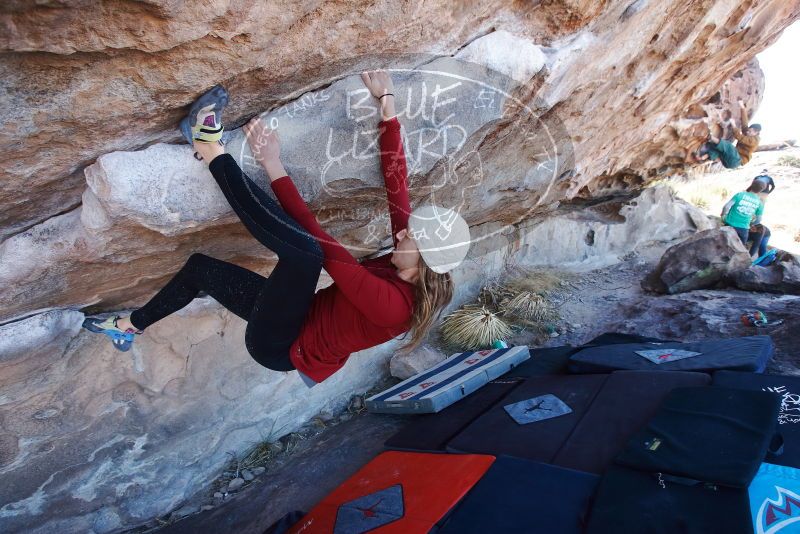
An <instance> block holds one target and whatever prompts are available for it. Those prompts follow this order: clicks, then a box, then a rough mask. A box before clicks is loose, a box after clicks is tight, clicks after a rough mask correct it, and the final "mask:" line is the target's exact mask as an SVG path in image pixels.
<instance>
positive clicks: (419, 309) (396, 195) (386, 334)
mask: <svg viewBox="0 0 800 534" xmlns="http://www.w3.org/2000/svg"><path fill="white" fill-rule="evenodd" d="M361 78H362V80H363V82H364V84H365V85H366V87H367V89H368V90H369V92H370V93H371V94H372V96H373V97H374V98H375V99H377V102H378V105H379V108H380V113H381V119H382V120H380V122H379V123H378V130H379V146H380V160H381V166H382V169H383V176H384V182H385V185H386V191H387V196H388V201H389V214H390V220H391V229H392V230H391V231H392V236H393V241H394V250H393V251H392V253H390V254H385V255H383V256H380V257H378V258H373V259H369V260H365V261H359V260H357V259H356V258H355V257H353V255H352V254H350V252H349V251H348V250H347V249H346V248H345V247H343V246H342V245H341V244H339V243H338V242H337V241H336V240H335V239H334V238H333V237H331V236H330V235H328V234H327V233H326V232H325V231H324V230H323V229H322V227H321V226H320V225H319V223H318V221H317V220H316V218H315V217H314V215H313V214H312V212H311V211H310V210H309V209H308V207H307V206H306V204H305V202H304V201H303V199H302V197H301V196H300V194H299V193H298V191H297V189H296V188H295V185H294V183H293V182H292V179H291V178H290V177H289V176H288V175H287V173H286V170H285V169H284V167H283V165H282V163H281V160H280V148H279V143H278V138H277V134H276V132H274V131H272V130H270V129H268V128H266V127H265V126H264V124H263V123H262V121H261V120H259V119H258V118H254V119H253V120H251V121H250V122H249V123H248V124H247V125H246V126H245V128H244V130H245V133H246V135H247V141H248V144H249V146H250V148H251V150H252V152H253V155H254V156H255V158H256V159H257V160H258V162H259V163H260V164H261V165H262V166H263V167H264V169H265V171H266V173H267V175H268V176H269V179H270V182H271V184H270V185H271V187H272V190H273V191H274V193H275V195H276V197H277V198H278V200H279V202H280V205H278V203H276V202H275V201H274V200H273V199H272V198H271V197H270V196H269V195H267V194H266V192H264V191H263V190H261V189H260V188H259V187H258V186H257V185H256V184H255V183H254V182H253V181H252V180H251V179H250V178H249V177H248V176H247V175H246V174H244V173H243V172H242V170H241V168H240V167H239V165H237V163H236V160H234V158H233V157H232V156H231V155H230V154H226V153H225V151H224V147H223V145H222V143H221V141H220V139H221V136H222V131H223V127H222V124H221V120H220V119H221V111H222V109H223V107H224V106H225V104H227V100H228V97H227V93H226V92H225V90H224V89H223V88H222V87H219V86H217V87H215V88H214V89H212V90H211V91H209V92H208V93H206V94H205V95H203V96H202V97H201V98H200V99H199V100H198V101H197V102H195V104H193V106H192V108H191V109H190V112H189V116H188V117H187V118H186V119H184V121H183V122H182V128H181V129H182V131H183V132H184V135H185V136H186V137H187V138H188V140H189V141H190V142H191V143H192V144H193V146H194V149H195V151H196V154H195V157H198V155H199V158H200V159H202V160H203V161H205V162H207V163H208V167H209V170H210V171H211V174H212V175H213V176H214V179H215V180H216V181H217V184H218V185H219V187H220V189H221V190H222V193H223V194H224V195H225V198H226V199H227V201H228V203H229V204H230V205H231V208H233V210H234V211H235V212H236V214H237V215H238V216H239V218H240V219H241V221H242V223H243V224H244V226H245V227H246V228H247V229H248V230H249V231H250V233H251V234H252V235H253V236H254V237H255V238H256V239H257V240H258V241H259V242H261V243H262V244H263V245H264V246H265V247H267V248H268V249H270V250H272V251H273V252H275V253H276V254H277V255H278V262H277V264H276V265H275V267H274V269H273V270H272V272H271V273H270V275H269V276H268V277H263V276H261V275H259V274H257V273H254V272H251V271H249V270H247V269H244V268H242V267H239V266H236V265H233V264H231V263H228V262H225V261H221V260H218V259H215V258H212V257H209V256H206V255H204V254H200V253H195V254H192V255H191V256H190V257H189V259H188V261H187V262H186V263H185V265H184V266H183V267H182V268H181V269H180V270H179V271H178V272H177V273H176V274H175V276H174V277H173V278H172V279H171V280H170V281H169V282H168V283H167V284H166V285H165V286H164V287H163V288H162V289H161V290H160V291H159V292H158V293H157V294H156V295H155V296H154V297H153V298H152V299H151V300H150V301H149V302H147V303H146V304H145V305H144V306H142V307H141V308H138V309H137V310H135V311H133V312H132V313H131V314H130V316H128V317H120V316H112V317H109V318H107V319H105V320H102V319H100V318H87V319H86V321H85V322H84V326H85V327H86V328H87V329H89V330H91V331H93V332H98V333H103V334H106V335H108V336H109V337H111V338H112V340H113V342H114V346H115V347H116V348H118V349H120V350H128V349H129V348H130V347H131V345H132V342H133V339H134V336H135V335H137V334H141V333H143V331H144V330H145V329H146V328H147V327H149V326H150V325H152V324H153V323H155V322H156V321H159V320H161V319H163V318H164V317H166V316H168V315H169V314H171V313H174V312H176V311H178V310H180V309H181V308H183V307H184V306H186V305H187V304H189V302H191V301H192V299H194V298H195V297H196V296H197V295H198V293H199V292H200V291H204V292H205V293H207V294H208V295H210V296H211V297H212V298H214V299H215V300H217V301H218V302H219V303H220V304H222V305H223V306H224V307H225V308H227V309H228V310H230V311H231V312H232V313H234V314H236V315H238V316H239V317H241V318H242V319H244V320H245V321H247V328H246V330H245V339H244V341H245V346H246V348H247V350H248V352H249V353H250V355H251V356H252V357H253V358H254V359H255V360H256V362H258V363H260V364H261V365H263V366H264V367H267V368H268V369H272V370H275V371H291V370H294V369H297V370H298V371H299V372H300V376H301V377H302V378H303V380H304V381H305V382H306V384H307V385H308V386H309V387H311V386H313V385H314V384H315V383H318V382H321V381H323V380H325V379H326V378H328V377H329V376H331V375H332V374H333V373H335V372H336V371H337V370H339V369H340V368H341V367H342V366H343V365H344V364H345V362H346V361H347V359H348V357H349V356H350V354H351V353H353V352H356V351H359V350H362V349H366V348H369V347H373V346H375V345H378V344H381V343H383V342H385V341H388V340H390V339H392V338H394V337H396V336H398V335H400V334H402V333H404V332H412V337H411V340H410V341H409V342H408V343H406V344H405V345H404V346H403V347H402V349H403V350H405V351H410V350H411V349H413V348H414V347H416V346H417V345H419V343H420V342H421V340H422V338H423V337H424V336H425V334H426V333H427V331H428V330H429V328H430V327H431V325H432V323H433V321H434V320H435V319H436V318H438V316H439V315H440V314H441V311H442V309H443V308H444V307H445V306H446V305H447V304H448V303H449V302H450V301H451V299H452V296H453V280H452V278H451V276H450V272H449V271H450V270H452V269H453V268H454V267H455V266H456V265H458V264H459V263H460V262H461V260H463V258H464V256H465V255H466V253H467V250H468V249H469V243H470V240H469V227H468V226H467V224H466V222H465V221H464V219H463V218H461V216H460V215H458V214H457V213H456V212H454V211H453V210H448V209H445V208H442V207H440V206H436V205H434V204H428V205H423V206H421V207H419V208H417V209H416V210H415V211H414V212H413V213H411V209H410V203H409V196H408V187H407V183H406V179H407V177H406V173H407V169H406V159H405V154H404V151H403V144H402V140H401V136H400V123H399V122H398V119H397V116H396V114H395V104H394V94H393V84H392V80H391V78H390V77H389V75H388V73H387V72H385V71H382V70H378V71H370V72H365V73H363V74H362V75H361ZM323 267H324V268H325V270H326V271H327V272H328V274H330V276H331V278H333V281H334V283H333V284H332V285H330V286H328V287H326V288H324V289H322V290H320V291H318V292H317V293H315V292H314V290H315V288H316V285H317V280H318V277H319V273H320V269H321V268H323Z"/></svg>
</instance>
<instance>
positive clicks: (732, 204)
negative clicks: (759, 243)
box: [722, 181, 764, 245]
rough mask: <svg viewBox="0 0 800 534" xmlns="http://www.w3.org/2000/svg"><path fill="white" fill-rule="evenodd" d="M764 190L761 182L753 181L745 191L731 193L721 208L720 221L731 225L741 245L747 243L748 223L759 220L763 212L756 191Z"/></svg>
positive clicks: (762, 205) (762, 206)
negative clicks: (731, 196) (731, 195)
mask: <svg viewBox="0 0 800 534" xmlns="http://www.w3.org/2000/svg"><path fill="white" fill-rule="evenodd" d="M763 190H764V184H763V183H762V182H755V181H754V182H753V183H752V184H750V187H748V188H747V191H740V192H738V193H736V194H735V195H733V198H731V199H730V200H729V201H728V202H727V203H726V204H725V206H723V208H722V222H723V223H724V224H725V225H726V226H731V227H733V229H734V230H736V234H737V235H738V236H739V239H741V240H742V244H743V245H747V239H748V236H749V233H750V225H751V224H752V223H753V222H754V221H760V219H761V215H762V214H763V213H764V204H763V203H762V202H761V199H760V198H758V193H760V192H761V191H763Z"/></svg>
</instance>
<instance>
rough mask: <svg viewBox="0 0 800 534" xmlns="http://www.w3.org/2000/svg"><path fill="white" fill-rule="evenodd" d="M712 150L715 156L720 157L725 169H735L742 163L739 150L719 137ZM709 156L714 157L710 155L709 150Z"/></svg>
mask: <svg viewBox="0 0 800 534" xmlns="http://www.w3.org/2000/svg"><path fill="white" fill-rule="evenodd" d="M712 150H713V151H714V153H715V154H717V157H718V158H719V159H720V161H722V165H724V166H725V168H727V169H735V168H736V167H738V166H739V165H741V164H742V159H741V157H740V156H739V152H738V151H737V150H736V147H735V146H733V144H731V142H730V141H726V140H724V139H721V140H720V142H719V143H717V144H716V145H715V146H714V148H713V149H712ZM709 158H711V159H716V158H714V157H712V156H711V152H709Z"/></svg>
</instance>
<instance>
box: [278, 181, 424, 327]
mask: <svg viewBox="0 0 800 534" xmlns="http://www.w3.org/2000/svg"><path fill="white" fill-rule="evenodd" d="M271 186H272V190H273V191H274V192H275V196H277V197H278V200H279V201H280V203H281V206H283V209H285V210H286V213H288V214H289V215H290V216H291V217H292V218H293V219H295V220H296V221H297V222H298V223H299V224H300V225H301V226H302V227H303V228H305V229H306V230H307V231H308V232H309V233H310V234H311V235H313V236H314V237H316V238H317V241H318V242H319V244H320V246H321V247H322V250H323V252H324V253H325V260H324V261H323V263H322V267H323V268H324V269H325V271H327V273H328V274H329V275H330V276H331V278H333V281H334V282H335V283H336V286H337V287H338V288H339V289H340V290H341V292H342V293H343V294H344V296H345V297H347V300H349V301H350V302H351V303H352V304H353V306H355V307H356V308H357V309H358V310H359V311H360V312H361V313H363V314H364V316H366V317H367V318H368V319H369V320H370V321H372V322H373V323H375V324H376V325H378V326H387V327H388V326H396V325H399V324H402V323H404V322H405V321H406V320H407V319H408V317H410V314H411V303H409V302H408V301H407V300H406V297H405V295H404V293H403V292H402V291H400V289H398V288H397V286H395V285H394V284H393V283H391V282H390V281H388V280H386V279H383V278H381V277H379V276H375V275H374V274H372V273H371V272H369V270H367V268H366V267H364V266H363V265H361V264H360V263H358V260H356V259H355V257H353V255H352V254H350V252H349V251H348V250H347V249H346V248H344V247H343V246H342V245H341V244H340V243H339V242H338V241H336V239H334V238H333V237H332V236H330V235H329V234H328V233H327V232H325V230H323V229H322V227H321V226H320V224H319V222H318V221H317V218H316V217H315V216H314V214H313V213H311V210H309V209H308V206H307V205H306V203H305V201H304V200H303V198H302V197H301V196H300V193H299V192H298V191H297V188H296V187H295V186H294V183H293V182H292V179H291V178H290V177H289V176H282V177H280V178H278V179H277V180H272V183H271Z"/></svg>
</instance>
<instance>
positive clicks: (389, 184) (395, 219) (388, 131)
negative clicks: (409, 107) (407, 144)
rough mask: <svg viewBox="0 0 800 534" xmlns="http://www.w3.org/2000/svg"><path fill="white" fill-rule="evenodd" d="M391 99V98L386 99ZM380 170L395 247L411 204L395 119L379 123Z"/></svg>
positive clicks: (406, 224)
mask: <svg viewBox="0 0 800 534" xmlns="http://www.w3.org/2000/svg"><path fill="white" fill-rule="evenodd" d="M386 98H392V97H386ZM380 129H381V133H380V147H381V169H382V170H383V180H384V183H385V184H386V197H387V199H388V201H389V218H390V219H391V222H392V240H393V242H394V245H395V246H397V233H398V232H399V231H400V230H402V229H404V228H408V217H409V216H410V215H411V203H410V202H409V199H408V181H407V180H408V170H407V167H406V155H405V152H404V151H403V139H402V137H401V136H400V122H399V121H398V120H397V117H394V118H392V119H389V120H388V121H381V123H380Z"/></svg>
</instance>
